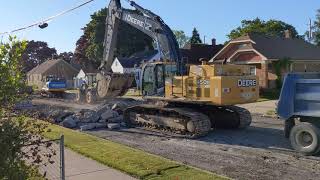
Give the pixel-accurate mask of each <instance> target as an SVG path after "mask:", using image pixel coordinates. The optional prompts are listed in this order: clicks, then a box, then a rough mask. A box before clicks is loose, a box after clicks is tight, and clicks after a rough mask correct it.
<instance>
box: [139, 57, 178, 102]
mask: <svg viewBox="0 0 320 180" xmlns="http://www.w3.org/2000/svg"><path fill="white" fill-rule="evenodd" d="M141 72H142V73H141V77H140V78H141V80H140V87H141V91H142V95H144V96H164V95H165V81H167V80H170V79H172V78H173V77H174V76H175V75H176V74H177V65H176V64H175V63H171V62H155V63H147V64H144V65H143V66H142V71H141Z"/></svg>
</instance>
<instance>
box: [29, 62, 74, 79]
mask: <svg viewBox="0 0 320 180" xmlns="http://www.w3.org/2000/svg"><path fill="white" fill-rule="evenodd" d="M60 63H63V64H64V65H65V66H69V67H70V68H71V69H74V70H75V71H78V70H77V69H76V68H74V67H73V66H71V65H70V64H69V63H67V62H66V61H64V60H62V59H51V60H47V61H45V62H43V63H41V64H40V65H38V66H36V67H35V68H33V69H32V70H30V71H29V72H28V73H27V75H31V74H44V73H46V72H47V71H49V70H50V69H51V68H52V67H54V66H55V65H57V64H60Z"/></svg>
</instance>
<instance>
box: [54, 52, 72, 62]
mask: <svg viewBox="0 0 320 180" xmlns="http://www.w3.org/2000/svg"><path fill="white" fill-rule="evenodd" d="M73 56H74V55H73V52H63V53H60V54H59V55H57V56H56V58H57V59H62V60H64V61H66V62H68V63H71V62H72V59H73Z"/></svg>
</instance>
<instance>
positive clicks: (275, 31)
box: [227, 18, 300, 40]
mask: <svg viewBox="0 0 320 180" xmlns="http://www.w3.org/2000/svg"><path fill="white" fill-rule="evenodd" d="M286 30H289V31H290V32H291V35H292V37H293V38H300V36H299V35H298V32H297V30H296V29H295V27H293V26H292V25H290V24H287V23H285V22H283V21H277V20H273V19H272V20H269V21H263V20H260V19H259V18H256V19H254V20H243V21H241V26H239V27H238V28H236V29H234V30H232V31H231V32H230V34H228V35H227V36H228V38H229V39H230V40H231V39H235V38H238V37H240V36H243V35H246V34H248V33H259V34H264V35H267V36H279V37H284V34H285V31H286Z"/></svg>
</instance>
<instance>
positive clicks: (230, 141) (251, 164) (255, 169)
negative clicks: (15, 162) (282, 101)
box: [89, 115, 320, 180]
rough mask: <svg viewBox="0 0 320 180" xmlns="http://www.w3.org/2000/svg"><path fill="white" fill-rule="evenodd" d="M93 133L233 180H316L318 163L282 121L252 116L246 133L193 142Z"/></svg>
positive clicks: (140, 132)
mask: <svg viewBox="0 0 320 180" xmlns="http://www.w3.org/2000/svg"><path fill="white" fill-rule="evenodd" d="M89 133H90V134H93V135H95V136H99V137H102V138H105V139H108V140H111V141H114V142H118V143H121V144H125V145H128V146H131V147H134V148H138V149H141V150H144V151H147V152H149V153H152V154H157V155H160V156H163V157H166V158H168V159H172V160H175V161H179V162H181V163H185V164H188V165H191V166H194V167H198V168H201V169H205V170H208V171H212V172H215V173H217V174H220V175H225V176H228V177H231V178H234V179H294V180H299V179H314V177H319V176H320V161H319V160H320V158H319V157H304V156H302V155H300V154H298V153H295V152H293V150H291V147H290V144H289V142H288V140H287V139H285V138H284V135H283V131H282V121H280V120H277V119H273V118H266V117H261V116H259V115H254V116H253V124H252V126H251V127H249V128H248V129H246V130H214V131H213V132H211V133H210V134H209V135H208V136H206V137H203V138H200V139H196V140H191V139H179V138H172V137H171V136H165V135H162V134H160V133H157V132H153V131H147V130H145V129H138V128H133V129H122V130H120V131H109V130H98V131H91V132H89Z"/></svg>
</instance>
